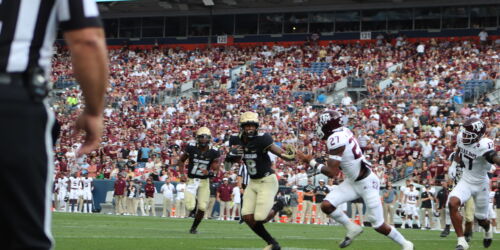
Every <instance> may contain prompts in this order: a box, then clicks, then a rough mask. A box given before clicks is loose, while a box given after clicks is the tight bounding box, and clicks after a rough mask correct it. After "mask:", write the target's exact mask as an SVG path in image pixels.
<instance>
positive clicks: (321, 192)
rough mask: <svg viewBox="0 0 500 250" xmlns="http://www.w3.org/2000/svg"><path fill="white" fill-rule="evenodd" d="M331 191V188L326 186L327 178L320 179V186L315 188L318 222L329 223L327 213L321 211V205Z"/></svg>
mask: <svg viewBox="0 0 500 250" xmlns="http://www.w3.org/2000/svg"><path fill="white" fill-rule="evenodd" d="M329 192H330V190H329V189H328V188H327V187H326V186H325V180H324V179H320V180H319V186H317V187H316V188H314V196H315V203H316V224H318V225H319V224H324V225H326V224H327V216H326V214H325V213H323V212H322V211H321V209H319V208H320V206H321V202H323V199H325V197H326V195H327V194H328V193H329Z"/></svg>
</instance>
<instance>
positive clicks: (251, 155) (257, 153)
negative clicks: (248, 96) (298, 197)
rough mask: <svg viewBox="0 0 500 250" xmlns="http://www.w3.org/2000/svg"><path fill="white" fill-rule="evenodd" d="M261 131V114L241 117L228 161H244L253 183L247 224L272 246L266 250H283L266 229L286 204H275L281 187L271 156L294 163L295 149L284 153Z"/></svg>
mask: <svg viewBox="0 0 500 250" xmlns="http://www.w3.org/2000/svg"><path fill="white" fill-rule="evenodd" d="M258 127H259V117H258V114H257V113H254V112H245V113H243V114H242V115H241V116H240V128H241V133H240V134H239V135H237V136H232V137H231V138H230V139H229V146H230V147H231V151H230V152H229V153H228V155H227V158H226V160H227V161H230V162H237V161H240V160H242V161H243V163H244V164H245V165H246V166H247V170H248V174H249V176H250V181H249V183H248V186H247V187H246V189H245V193H244V194H243V208H242V210H241V214H242V216H243V220H244V221H245V222H246V223H247V224H248V226H249V227H250V228H251V229H252V231H254V232H255V233H256V234H257V235H259V236H260V237H261V238H262V239H263V240H265V241H266V242H267V244H268V245H267V246H266V247H265V248H264V249H269V250H271V249H272V250H277V249H281V247H280V245H279V244H278V242H277V241H276V240H275V239H273V237H272V236H271V235H270V234H269V232H267V230H266V229H265V228H264V223H266V222H267V221H269V220H270V219H272V218H273V217H274V215H275V214H276V212H278V211H280V210H281V209H282V208H283V206H284V204H283V202H282V201H278V202H276V203H274V197H275V195H276V193H277V192H278V187H279V186H278V179H277V178H276V175H275V174H274V170H273V168H272V165H273V164H272V162H271V159H270V157H269V155H268V152H271V153H273V154H275V155H277V156H278V157H280V158H282V159H284V160H287V161H293V160H295V149H294V148H293V147H292V146H288V147H287V150H286V151H285V150H283V149H281V148H280V147H278V146H276V145H275V144H274V141H273V138H272V137H271V135H269V134H263V133H258V132H257V129H258ZM273 204H274V205H273Z"/></svg>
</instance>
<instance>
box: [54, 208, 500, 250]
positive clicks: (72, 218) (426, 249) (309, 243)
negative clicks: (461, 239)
mask: <svg viewBox="0 0 500 250" xmlns="http://www.w3.org/2000/svg"><path fill="white" fill-rule="evenodd" d="M191 223H192V219H167V218H160V217H132V216H114V215H101V214H69V213H55V214H54V216H53V228H52V229H53V233H54V237H55V240H56V249H85V250H89V249H92V250H93V249H107V250H112V249H119V250H123V249H172V250H177V249H180V250H182V249H186V250H194V249H225V250H229V249H262V248H263V247H264V246H265V245H266V244H265V243H264V242H263V241H262V240H260V239H259V238H257V236H256V235H254V233H253V232H252V231H250V229H249V228H248V227H247V226H246V225H244V224H243V225H240V224H238V223H237V222H232V221H231V222H229V221H215V220H204V221H203V222H202V223H201V224H200V226H199V228H198V231H199V234H197V235H192V234H189V233H188V230H189V228H190V226H191ZM266 227H267V228H268V229H269V231H270V232H271V234H272V235H273V236H274V237H275V238H276V239H277V240H278V241H279V242H280V244H281V246H282V249H290V250H292V249H294V250H299V249H300V250H306V249H339V247H338V244H339V242H340V241H341V239H342V238H343V236H344V233H345V232H344V230H343V228H341V227H338V226H320V225H297V224H277V223H268V224H267V225H266ZM401 231H402V233H403V235H404V236H405V237H406V238H407V239H409V240H411V241H413V243H414V244H415V249H417V250H422V249H423V250H441V249H443V250H444V249H455V243H456V237H455V235H454V232H452V233H451V234H450V236H448V237H447V238H440V237H439V232H438V231H422V230H409V229H406V230H401ZM346 249H352V250H371V249H373V250H391V249H400V247H399V245H397V244H396V243H394V242H392V241H391V240H389V239H388V238H386V237H385V236H382V235H380V234H378V233H376V232H375V231H374V230H373V229H371V228H365V232H364V233H363V234H362V235H361V236H360V237H358V238H357V239H356V240H355V242H354V243H353V244H352V245H351V246H349V247H348V248H346ZM471 249H483V246H482V233H476V234H475V235H474V240H473V242H472V244H471ZM490 249H500V243H499V242H495V241H494V242H493V245H492V246H491V247H490Z"/></svg>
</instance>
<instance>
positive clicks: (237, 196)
mask: <svg viewBox="0 0 500 250" xmlns="http://www.w3.org/2000/svg"><path fill="white" fill-rule="evenodd" d="M241 192H242V190H241V189H240V187H239V186H238V185H235V186H234V188H233V192H232V193H231V199H232V201H233V207H232V213H231V220H234V219H235V218H236V211H238V212H237V213H238V217H239V218H241Z"/></svg>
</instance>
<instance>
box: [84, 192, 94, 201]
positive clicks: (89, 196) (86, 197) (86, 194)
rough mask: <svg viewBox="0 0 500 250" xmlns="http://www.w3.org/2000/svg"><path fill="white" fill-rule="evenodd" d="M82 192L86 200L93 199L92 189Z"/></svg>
mask: <svg viewBox="0 0 500 250" xmlns="http://www.w3.org/2000/svg"><path fill="white" fill-rule="evenodd" d="M82 194H83V199H84V200H86V201H90V200H92V191H90V190H83V191H82Z"/></svg>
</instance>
